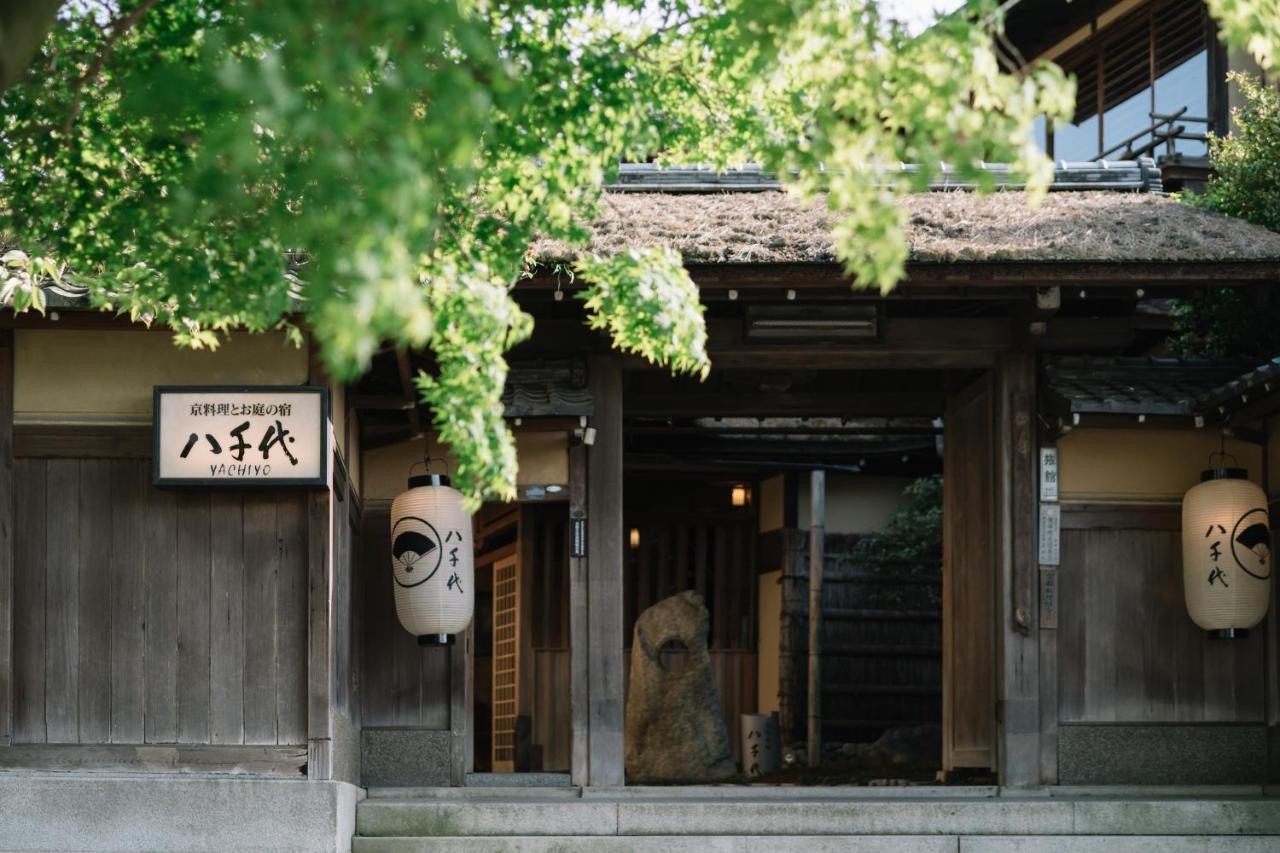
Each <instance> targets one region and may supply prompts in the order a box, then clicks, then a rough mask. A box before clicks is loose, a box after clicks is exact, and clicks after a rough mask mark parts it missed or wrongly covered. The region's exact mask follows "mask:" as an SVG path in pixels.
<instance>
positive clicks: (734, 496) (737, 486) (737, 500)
mask: <svg viewBox="0 0 1280 853" xmlns="http://www.w3.org/2000/svg"><path fill="white" fill-rule="evenodd" d="M749 500H751V492H750V490H748V489H747V486H746V484H745V483H734V484H733V487H732V488H731V489H729V502H730V503H731V504H733V505H734V506H746V505H747V501H749Z"/></svg>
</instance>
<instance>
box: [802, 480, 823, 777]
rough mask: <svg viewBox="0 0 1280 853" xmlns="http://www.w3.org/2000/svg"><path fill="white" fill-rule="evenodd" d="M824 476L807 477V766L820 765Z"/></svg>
mask: <svg viewBox="0 0 1280 853" xmlns="http://www.w3.org/2000/svg"><path fill="white" fill-rule="evenodd" d="M826 516H827V475H826V472H824V471H814V472H813V473H811V474H810V475H809V732H808V739H807V740H806V742H805V749H807V750H808V757H809V766H810V767H817V766H818V765H819V764H820V763H821V762H822V576H823V574H824V571H823V558H824V556H825V555H824V546H825V545H826Z"/></svg>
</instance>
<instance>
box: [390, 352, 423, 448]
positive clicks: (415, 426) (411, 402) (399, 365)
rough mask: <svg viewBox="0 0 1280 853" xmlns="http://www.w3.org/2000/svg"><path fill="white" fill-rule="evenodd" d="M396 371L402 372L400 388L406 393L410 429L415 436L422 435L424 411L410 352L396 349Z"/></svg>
mask: <svg viewBox="0 0 1280 853" xmlns="http://www.w3.org/2000/svg"><path fill="white" fill-rule="evenodd" d="M396 371H397V372H398V373H399V374H400V390H401V392H402V393H403V394H404V402H405V403H407V404H408V407H407V408H406V410H405V411H407V412H408V414H409V431H410V433H412V434H413V435H415V436H418V435H422V413H421V412H419V411H418V389H417V388H415V387H414V384H413V371H412V369H411V368H410V366H409V353H407V352H405V351H404V350H402V349H398V350H396Z"/></svg>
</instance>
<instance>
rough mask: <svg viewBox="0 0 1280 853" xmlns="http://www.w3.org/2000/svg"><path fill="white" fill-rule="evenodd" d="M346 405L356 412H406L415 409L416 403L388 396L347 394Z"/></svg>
mask: <svg viewBox="0 0 1280 853" xmlns="http://www.w3.org/2000/svg"><path fill="white" fill-rule="evenodd" d="M347 405H348V406H349V407H351V408H353V409H357V410H372V411H382V412H407V411H409V410H410V409H412V408H415V407H416V406H417V403H416V402H414V401H413V400H406V399H404V398H403V397H393V396H391V395H389V394H348V395H347Z"/></svg>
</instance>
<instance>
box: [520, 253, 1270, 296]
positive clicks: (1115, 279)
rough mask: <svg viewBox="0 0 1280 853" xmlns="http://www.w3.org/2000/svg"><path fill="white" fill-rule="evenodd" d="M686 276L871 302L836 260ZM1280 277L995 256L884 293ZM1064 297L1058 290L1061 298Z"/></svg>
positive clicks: (1170, 265)
mask: <svg viewBox="0 0 1280 853" xmlns="http://www.w3.org/2000/svg"><path fill="white" fill-rule="evenodd" d="M688 270H689V275H690V277H691V278H692V279H693V280H694V282H695V283H696V284H697V285H698V288H699V289H700V290H702V291H703V293H704V294H706V293H707V291H717V290H727V289H729V288H733V289H735V290H738V291H739V292H741V293H746V292H750V291H772V292H774V293H777V295H778V296H781V295H782V292H783V290H784V289H792V290H796V291H797V292H798V294H799V296H800V297H801V298H806V297H808V295H809V293H811V292H813V291H815V290H817V291H833V292H837V293H842V294H844V295H845V296H846V297H854V298H865V299H878V298H880V294H879V293H878V292H877V291H874V290H871V289H867V288H857V287H855V286H854V283H853V279H852V278H850V276H849V275H848V274H847V273H845V272H844V270H843V269H842V267H841V265H840V264H837V263H788V264H751V263H723V264H721V263H716V264H712V263H702V264H698V263H694V264H689V265H688ZM1278 277H1280V264H1278V263H1276V262H1275V261H1174V262H1161V261H1146V262H1139V263H1134V262H1132V261H1066V262H1063V261H994V262H986V263H975V262H962V263H952V262H948V263H911V264H908V265H907V271H906V277H905V278H904V279H903V280H902V281H901V282H899V283H898V286H897V287H896V288H894V290H893V291H891V292H890V294H889V296H890V298H901V297H909V296H915V295H916V294H917V293H918V292H919V291H921V290H938V289H940V288H943V289H946V290H949V291H951V295H952V296H953V297H954V296H955V294H956V293H957V292H963V291H964V290H976V291H982V290H985V289H990V288H998V287H1010V286H1014V287H1029V288H1035V287H1049V286H1055V285H1057V286H1063V287H1065V286H1068V285H1078V284H1087V285H1089V286H1091V287H1094V288H1103V289H1108V290H1110V289H1125V288H1132V287H1134V286H1136V285H1139V284H1141V285H1142V286H1143V287H1145V289H1146V290H1147V291H1148V295H1153V288H1169V289H1179V290H1180V289H1185V288H1186V287H1195V286H1204V285H1207V284H1214V285H1225V286H1233V285H1242V284H1248V283H1256V282H1259V281H1269V280H1274V279H1276V278H1278ZM559 284H560V288H561V289H562V290H569V291H573V290H578V289H581V288H582V287H585V286H586V285H587V284H588V282H586V281H585V280H583V279H578V280H577V281H576V282H574V283H572V284H566V283H565V282H559ZM556 286H557V279H556V277H555V276H553V275H550V274H540V275H537V276H535V277H534V278H533V279H529V280H526V281H522V282H521V283H520V289H521V290H547V291H550V290H554V289H555V288H556ZM1068 296H1069V294H1067V293H1065V292H1064V293H1063V297H1064V299H1065V298H1067V297H1068Z"/></svg>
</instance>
